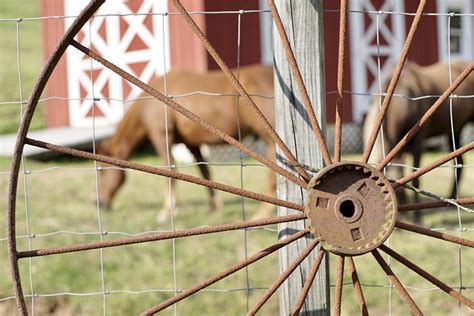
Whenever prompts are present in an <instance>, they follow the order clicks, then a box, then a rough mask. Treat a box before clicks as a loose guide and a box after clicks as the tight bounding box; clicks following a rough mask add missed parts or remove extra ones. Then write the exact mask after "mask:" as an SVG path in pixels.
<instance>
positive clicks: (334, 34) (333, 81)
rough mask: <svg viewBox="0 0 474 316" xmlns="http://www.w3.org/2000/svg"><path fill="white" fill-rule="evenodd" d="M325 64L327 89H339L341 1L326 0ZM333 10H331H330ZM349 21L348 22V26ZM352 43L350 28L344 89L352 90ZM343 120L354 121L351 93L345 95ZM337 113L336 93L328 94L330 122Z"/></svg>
mask: <svg viewBox="0 0 474 316" xmlns="http://www.w3.org/2000/svg"><path fill="white" fill-rule="evenodd" d="M323 6H324V10H325V12H324V46H325V49H324V60H325V63H324V66H325V80H326V83H325V84H326V91H328V92H331V91H336V89H337V59H338V49H339V12H332V10H339V8H340V3H339V1H324V3H323ZM328 10H331V11H328ZM348 26H349V23H347V27H348ZM350 53H351V52H350V45H349V30H348V29H346V49H345V51H344V55H345V59H344V86H343V87H344V90H346V91H351V67H350V56H351V55H350ZM343 97H344V99H343V102H344V105H343V109H342V113H343V114H342V120H343V122H351V121H352V99H351V96H350V95H344V96H343ZM335 115H336V94H335V93H331V94H326V118H327V121H328V122H329V123H334V120H335Z"/></svg>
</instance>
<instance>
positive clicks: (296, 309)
mask: <svg viewBox="0 0 474 316" xmlns="http://www.w3.org/2000/svg"><path fill="white" fill-rule="evenodd" d="M325 254H326V251H324V249H320V250H319V251H318V255H317V256H316V259H315V260H314V262H313V265H312V266H311V270H310V271H309V273H308V276H307V278H306V281H305V282H304V285H303V288H302V289H301V292H300V295H299V296H298V299H297V300H296V304H295V307H294V309H293V311H292V312H291V315H292V316H298V315H299V314H300V310H301V308H302V307H303V304H304V302H305V300H306V297H307V296H308V293H309V290H310V288H311V286H312V285H313V281H314V278H315V277H316V274H317V273H318V270H319V266H320V265H321V261H323V258H324V255H325Z"/></svg>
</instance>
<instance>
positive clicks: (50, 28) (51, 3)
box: [40, 0, 69, 127]
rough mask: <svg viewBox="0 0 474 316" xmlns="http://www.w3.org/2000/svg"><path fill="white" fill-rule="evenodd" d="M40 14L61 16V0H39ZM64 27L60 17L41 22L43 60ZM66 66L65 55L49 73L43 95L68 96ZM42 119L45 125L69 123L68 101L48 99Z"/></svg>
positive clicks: (63, 30) (66, 124)
mask: <svg viewBox="0 0 474 316" xmlns="http://www.w3.org/2000/svg"><path fill="white" fill-rule="evenodd" d="M40 15H41V16H55V15H57V16H62V15H64V1H63V0H41V2H40ZM64 32H65V27H64V20H62V19H47V20H44V21H43V23H42V37H43V56H44V62H45V63H46V61H47V60H48V58H49V56H50V55H51V53H52V52H53V50H54V48H55V47H56V45H57V44H58V42H59V40H60V39H61V37H62V36H63V35H64ZM65 78H67V67H66V56H63V58H62V59H61V60H60V61H59V63H58V65H57V67H56V69H55V70H54V72H53V73H52V75H51V79H50V80H49V82H48V84H47V85H46V89H45V93H44V95H43V97H49V96H55V97H61V98H67V97H68V93H67V91H68V88H67V81H66V80H65ZM44 119H45V122H46V126H47V127H61V126H68V125H69V113H68V101H67V100H48V101H47V102H46V105H45V108H44Z"/></svg>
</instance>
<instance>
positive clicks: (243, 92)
mask: <svg viewBox="0 0 474 316" xmlns="http://www.w3.org/2000/svg"><path fill="white" fill-rule="evenodd" d="M174 5H175V7H176V9H177V10H178V11H179V12H180V13H181V14H182V16H183V18H184V20H185V21H186V22H187V23H188V24H189V26H190V27H191V29H192V30H193V32H194V33H195V34H196V35H197V37H198V38H199V39H200V40H201V42H202V43H203V45H204V47H205V48H206V49H207V51H208V52H209V54H210V55H211V56H212V58H213V59H214V60H215V62H216V63H217V64H218V65H219V67H220V68H221V70H222V71H223V72H224V74H225V75H226V76H227V78H229V80H230V82H231V83H232V85H233V86H234V88H235V89H236V90H237V91H238V92H239V94H240V95H241V96H242V97H243V99H244V101H245V103H246V104H247V106H249V107H250V109H251V110H252V111H253V112H254V113H255V115H257V117H258V119H259V120H260V121H261V122H262V124H263V126H264V127H265V128H266V130H267V131H268V132H269V134H270V136H271V137H272V139H273V140H274V141H275V143H276V144H277V145H278V147H280V149H281V150H282V151H283V153H284V154H285V156H286V158H287V159H288V160H289V161H290V162H291V163H292V164H293V165H294V166H295V170H296V171H297V172H298V173H299V175H300V176H301V177H302V178H303V179H304V180H305V181H306V182H309V180H310V177H309V175H308V173H307V172H306V170H305V169H304V168H303V167H302V166H301V165H300V164H299V163H298V160H297V159H296V158H295V156H294V155H293V154H292V153H291V151H290V149H289V148H288V147H287V146H286V144H285V143H284V142H283V140H282V139H281V137H280V136H279V135H278V134H277V132H276V131H275V129H274V128H273V126H272V125H271V124H270V122H269V121H268V120H267V118H266V117H265V116H264V115H263V113H262V112H261V111H260V109H259V108H258V107H257V105H256V104H255V102H254V101H253V100H252V98H251V97H250V95H249V94H248V93H247V91H246V90H245V89H244V87H243V86H242V85H241V84H240V82H239V81H238V80H237V78H236V77H235V75H234V74H233V73H232V71H231V70H230V68H229V66H227V64H226V63H225V62H224V61H223V60H222V58H221V57H220V55H219V54H218V53H217V51H216V50H215V48H214V47H213V46H212V44H211V43H210V42H209V40H208V39H207V37H206V35H204V33H203V32H202V31H201V29H200V28H199V26H198V25H197V24H196V22H194V20H193V19H192V18H191V16H190V15H189V14H188V12H187V11H186V9H185V8H184V6H183V5H182V4H181V2H180V1H179V0H174Z"/></svg>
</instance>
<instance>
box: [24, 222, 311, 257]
mask: <svg viewBox="0 0 474 316" xmlns="http://www.w3.org/2000/svg"><path fill="white" fill-rule="evenodd" d="M305 217H306V216H305V215H303V214H297V215H286V216H278V217H273V218H268V219H259V220H251V221H243V222H239V223H232V224H222V225H215V226H208V227H197V228H191V229H182V230H174V231H169V232H163V233H151V234H144V235H141V236H136V237H127V238H120V239H115V240H105V241H97V242H89V243H82V244H74V245H69V246H64V247H55V248H43V249H34V250H28V251H22V252H18V258H31V257H42V256H50V255H57V254H64V253H71V252H78V251H84V250H93V249H102V248H111V247H118V246H125V245H133V244H137V243H145V242H152V241H159V240H168V239H174V238H184V237H191V236H198V235H209V234H215V233H222V232H226V231H232V230H238V229H247V228H255V227H262V226H267V225H274V224H279V223H287V222H292V221H298V220H302V219H305Z"/></svg>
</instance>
